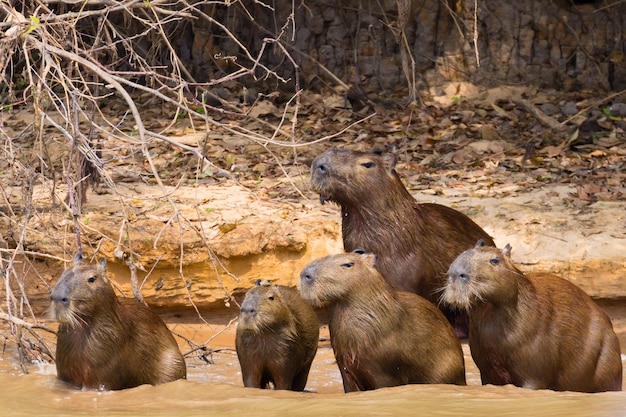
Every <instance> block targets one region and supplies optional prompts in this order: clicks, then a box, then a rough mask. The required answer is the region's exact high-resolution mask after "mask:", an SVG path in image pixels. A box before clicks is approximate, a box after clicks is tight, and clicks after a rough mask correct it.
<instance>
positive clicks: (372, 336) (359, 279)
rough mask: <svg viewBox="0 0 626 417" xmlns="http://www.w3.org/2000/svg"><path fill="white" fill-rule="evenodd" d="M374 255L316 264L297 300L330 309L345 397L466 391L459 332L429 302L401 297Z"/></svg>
mask: <svg viewBox="0 0 626 417" xmlns="http://www.w3.org/2000/svg"><path fill="white" fill-rule="evenodd" d="M375 259H376V257H375V255H373V254H365V253H361V252H359V253H357V252H353V253H344V254H339V255H329V256H325V257H323V258H320V259H317V260H315V261H313V262H311V263H309V264H308V265H307V266H305V267H304V269H303V270H302V272H301V273H300V293H301V294H302V296H303V298H304V299H306V300H308V301H310V302H311V303H313V304H315V305H320V306H322V305H324V306H328V312H329V330H330V341H331V345H332V347H333V351H334V353H335V359H336V360H337V365H338V366H339V371H340V372H341V376H342V378H343V387H344V390H345V392H351V391H363V390H371V389H377V388H382V387H390V386H397V385H405V384H419V383H423V384H458V385H465V365H464V362H463V352H462V350H461V345H460V343H459V340H458V339H457V337H456V335H455V333H454V330H453V329H452V327H451V326H450V324H449V323H448V321H447V320H446V318H445V317H444V315H443V314H442V313H441V311H439V309H437V307H435V305H434V304H432V303H430V302H428V301H426V300H425V299H424V298H422V297H420V296H418V295H416V294H412V293H407V292H399V291H398V292H396V291H395V290H394V289H393V288H392V287H391V286H390V285H389V284H388V283H387V282H385V280H384V279H383V277H382V276H381V275H380V273H379V272H378V270H377V269H376V267H375Z"/></svg>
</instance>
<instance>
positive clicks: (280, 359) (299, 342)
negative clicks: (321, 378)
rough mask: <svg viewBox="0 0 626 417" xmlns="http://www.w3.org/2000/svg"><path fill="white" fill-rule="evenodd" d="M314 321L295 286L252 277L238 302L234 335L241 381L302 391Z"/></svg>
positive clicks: (316, 331)
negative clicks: (255, 280)
mask: <svg viewBox="0 0 626 417" xmlns="http://www.w3.org/2000/svg"><path fill="white" fill-rule="evenodd" d="M318 339H319V322H318V320H317V315H316V314H315V311H314V310H313V308H312V307H311V306H310V305H309V304H308V303H307V302H305V301H304V300H303V299H302V297H300V294H299V293H298V291H297V290H296V289H293V288H289V287H286V286H282V285H269V284H268V283H266V282H261V281H260V280H257V282H256V284H255V286H254V287H253V288H251V289H250V290H248V292H247V293H246V296H245V298H244V300H243V303H242V304H241V311H240V313H239V322H238V324H237V332H236V337H235V347H236V349H237V357H238V358H239V364H240V365H241V376H242V377H243V384H244V386H246V387H252V388H267V387H268V384H269V383H270V382H272V383H273V384H274V388H275V389H285V390H292V391H303V390H304V388H305V386H306V381H307V378H308V376H309V370H310V368H311V363H312V362H313V358H314V357H315V353H316V352H317V343H318Z"/></svg>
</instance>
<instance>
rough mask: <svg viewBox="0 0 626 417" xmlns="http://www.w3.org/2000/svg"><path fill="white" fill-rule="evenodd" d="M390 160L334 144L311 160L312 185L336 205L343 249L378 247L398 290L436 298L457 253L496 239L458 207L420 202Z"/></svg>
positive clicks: (456, 314) (460, 325)
mask: <svg viewBox="0 0 626 417" xmlns="http://www.w3.org/2000/svg"><path fill="white" fill-rule="evenodd" d="M389 159H391V161H389ZM394 167H395V159H394V158H386V157H384V156H381V155H377V154H374V153H364V152H356V151H350V150H338V149H331V150H328V151H326V152H324V153H323V154H321V155H319V156H318V157H317V158H315V159H314V160H313V163H312V164H311V185H312V188H313V189H315V191H317V192H318V193H319V195H320V201H321V202H322V204H324V203H325V202H326V201H333V202H336V203H337V204H339V205H340V206H341V228H342V235H343V236H342V237H343V245H344V249H345V250H346V251H352V250H355V249H359V248H362V249H364V250H365V251H366V252H371V253H375V254H376V256H377V257H378V261H377V268H378V270H379V271H380V273H381V274H382V275H383V277H385V279H386V280H387V281H388V282H390V283H391V284H392V285H393V286H394V287H395V288H396V289H398V290H400V291H407V292H412V293H415V294H419V295H421V296H422V297H424V298H426V299H427V300H429V301H431V302H434V303H436V302H437V299H438V297H439V294H437V290H439V289H440V288H441V287H442V286H443V285H444V284H445V273H446V271H447V270H448V267H449V266H450V264H451V263H452V261H453V260H454V258H456V257H457V255H458V254H459V253H461V252H463V251H464V250H466V249H469V248H471V247H472V246H474V244H475V243H476V241H477V240H479V239H483V240H484V241H485V242H487V243H488V244H491V245H494V243H493V240H492V239H491V237H490V236H489V235H488V234H487V233H486V232H485V231H484V230H483V229H481V228H480V227H479V226H478V225H477V224H476V223H474V222H473V221H472V220H471V219H470V218H469V217H467V216H466V215H464V214H462V213H460V212H459V211H456V210H454V209H451V208H449V207H446V206H442V205H439V204H430V203H421V204H420V203H418V202H417V201H416V200H415V199H414V198H413V196H411V194H410V193H409V192H408V191H407V189H406V188H405V187H404V185H403V184H402V181H401V180H400V177H399V176H398V174H397V173H396V171H395V169H394ZM494 246H495V245H494ZM439 307H440V308H441V309H442V311H443V312H444V314H445V315H446V317H448V319H449V320H450V322H451V323H452V324H453V325H454V326H455V330H457V334H458V335H459V336H461V337H464V336H466V334H467V316H466V315H465V312H463V311H458V310H454V309H450V308H448V307H446V306H442V305H440V306H439Z"/></svg>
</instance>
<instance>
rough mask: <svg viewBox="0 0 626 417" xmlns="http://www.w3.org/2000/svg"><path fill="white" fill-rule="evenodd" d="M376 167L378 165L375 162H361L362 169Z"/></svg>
mask: <svg viewBox="0 0 626 417" xmlns="http://www.w3.org/2000/svg"><path fill="white" fill-rule="evenodd" d="M375 165H376V164H375V163H373V162H371V161H368V162H361V166H362V167H365V168H374V166H375Z"/></svg>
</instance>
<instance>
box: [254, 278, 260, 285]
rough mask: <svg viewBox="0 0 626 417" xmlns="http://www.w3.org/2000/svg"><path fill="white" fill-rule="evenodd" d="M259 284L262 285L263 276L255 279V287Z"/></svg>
mask: <svg viewBox="0 0 626 417" xmlns="http://www.w3.org/2000/svg"><path fill="white" fill-rule="evenodd" d="M259 285H261V278H259V279H257V280H256V281H254V286H255V287H258V286H259Z"/></svg>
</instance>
